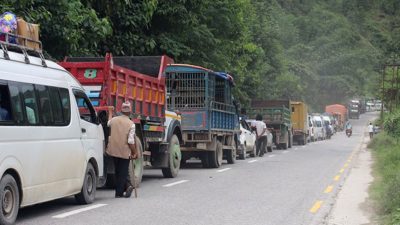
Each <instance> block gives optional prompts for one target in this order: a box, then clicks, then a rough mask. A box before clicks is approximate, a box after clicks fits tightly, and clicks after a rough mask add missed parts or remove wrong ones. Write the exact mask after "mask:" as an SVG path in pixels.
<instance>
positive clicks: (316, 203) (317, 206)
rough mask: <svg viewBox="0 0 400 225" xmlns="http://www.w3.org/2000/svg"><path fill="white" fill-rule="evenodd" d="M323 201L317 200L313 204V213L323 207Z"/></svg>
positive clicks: (311, 210)
mask: <svg viewBox="0 0 400 225" xmlns="http://www.w3.org/2000/svg"><path fill="white" fill-rule="evenodd" d="M322 203H323V201H316V202H315V203H314V205H313V207H312V208H311V209H310V212H311V213H316V212H318V210H319V208H321V205H322Z"/></svg>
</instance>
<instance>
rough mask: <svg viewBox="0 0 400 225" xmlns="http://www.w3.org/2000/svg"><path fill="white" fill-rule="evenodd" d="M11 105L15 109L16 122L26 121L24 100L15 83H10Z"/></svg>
mask: <svg viewBox="0 0 400 225" xmlns="http://www.w3.org/2000/svg"><path fill="white" fill-rule="evenodd" d="M9 89H10V96H11V105H12V109H13V111H14V116H15V118H14V119H15V122H16V123H17V124H22V123H24V112H23V111H22V100H21V95H20V92H19V89H18V86H16V85H14V84H9Z"/></svg>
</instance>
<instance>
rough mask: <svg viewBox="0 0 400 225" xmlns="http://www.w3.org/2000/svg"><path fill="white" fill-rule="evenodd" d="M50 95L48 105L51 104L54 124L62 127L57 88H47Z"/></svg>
mask: <svg viewBox="0 0 400 225" xmlns="http://www.w3.org/2000/svg"><path fill="white" fill-rule="evenodd" d="M49 93H50V103H51V111H52V114H53V118H54V123H55V124H56V125H62V124H65V123H66V122H65V123H64V119H63V110H62V109H63V108H62V106H61V99H60V94H59V93H58V88H55V87H49Z"/></svg>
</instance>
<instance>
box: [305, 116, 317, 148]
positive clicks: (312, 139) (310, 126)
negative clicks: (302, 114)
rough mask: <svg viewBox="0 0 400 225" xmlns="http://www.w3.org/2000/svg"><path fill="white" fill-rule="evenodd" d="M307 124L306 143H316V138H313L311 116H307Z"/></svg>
mask: <svg viewBox="0 0 400 225" xmlns="http://www.w3.org/2000/svg"><path fill="white" fill-rule="evenodd" d="M307 122H308V136H307V137H308V141H309V142H314V141H316V139H317V138H316V136H315V122H314V120H313V118H312V116H311V115H307Z"/></svg>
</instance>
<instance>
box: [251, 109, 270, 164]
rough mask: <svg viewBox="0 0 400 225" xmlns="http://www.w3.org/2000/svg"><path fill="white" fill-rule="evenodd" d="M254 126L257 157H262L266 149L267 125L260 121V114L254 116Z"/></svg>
mask: <svg viewBox="0 0 400 225" xmlns="http://www.w3.org/2000/svg"><path fill="white" fill-rule="evenodd" d="M254 126H255V127H256V137H257V138H256V147H257V155H258V156H260V157H262V156H264V153H265V152H266V151H265V149H266V147H267V132H266V131H267V125H265V123H264V122H263V121H262V116H261V115H260V114H258V115H257V116H256V121H255V123H254Z"/></svg>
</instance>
